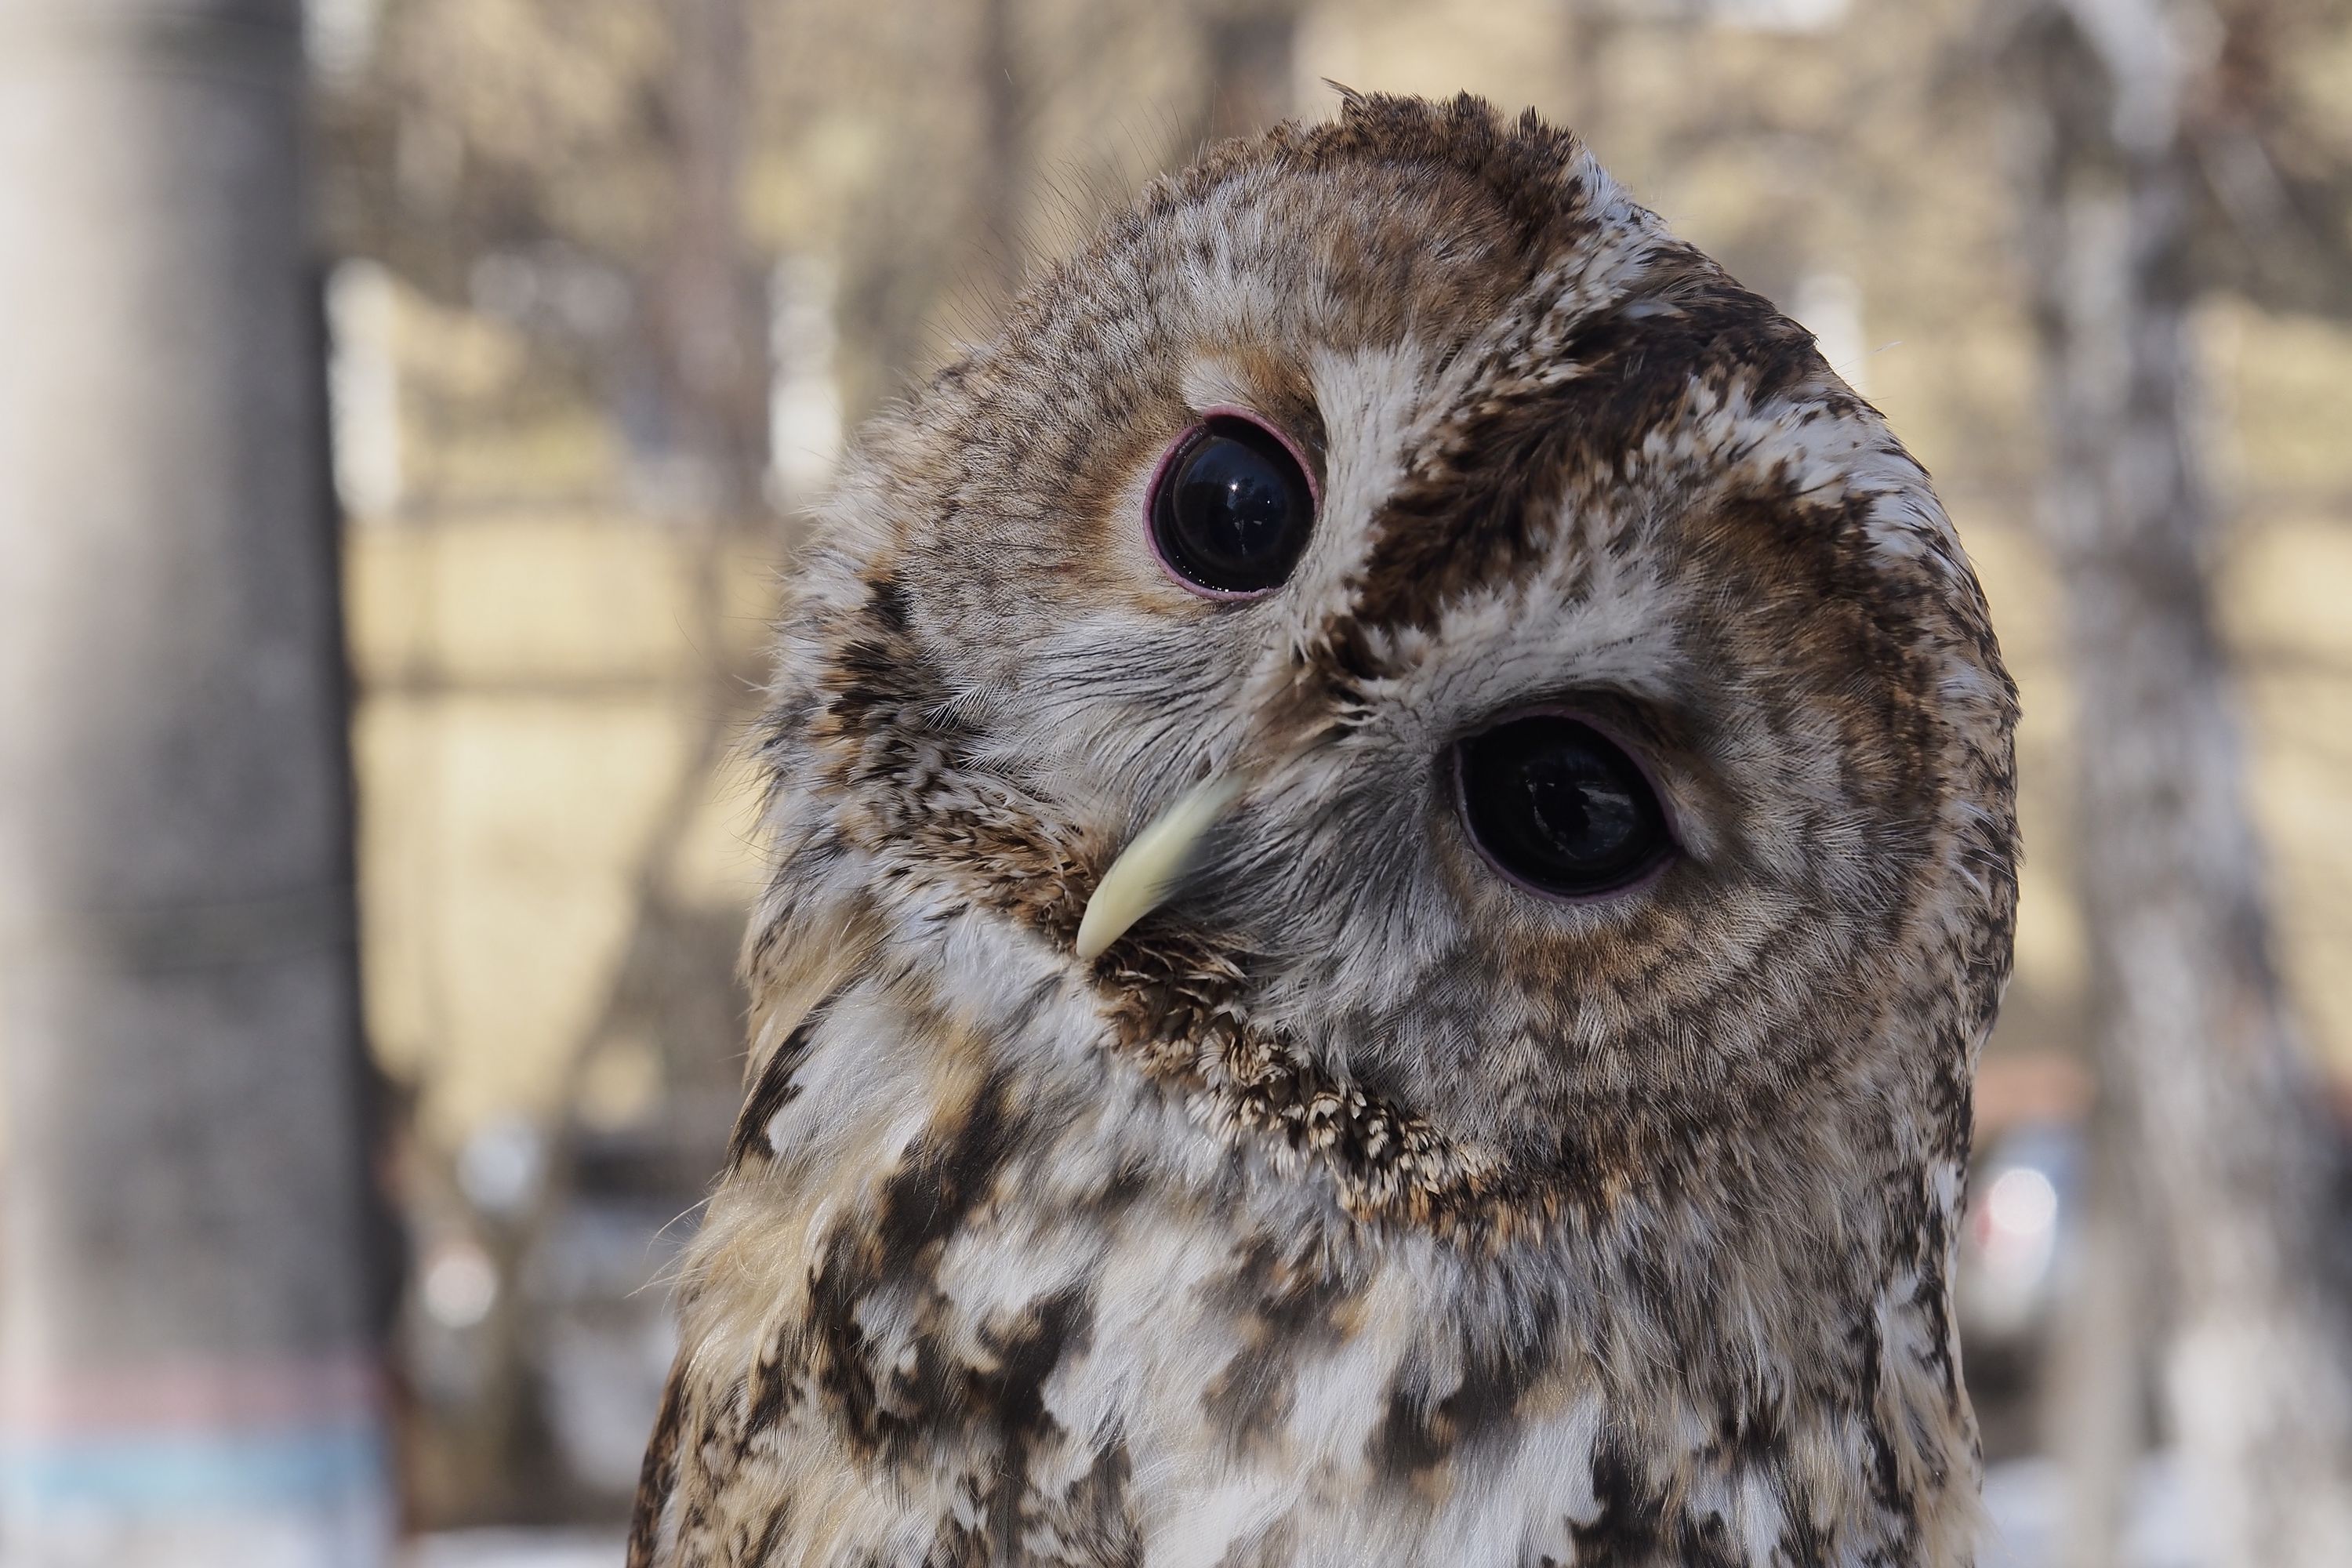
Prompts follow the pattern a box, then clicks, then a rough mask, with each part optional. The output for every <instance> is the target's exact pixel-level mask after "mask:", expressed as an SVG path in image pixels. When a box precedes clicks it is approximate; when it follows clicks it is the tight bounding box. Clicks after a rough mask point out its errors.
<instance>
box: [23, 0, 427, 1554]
mask: <svg viewBox="0 0 2352 1568" xmlns="http://www.w3.org/2000/svg"><path fill="white" fill-rule="evenodd" d="M301 96H302V56H301V43H300V31H299V7H298V0H6V4H5V5H0V345H5V348H0V715H4V716H5V717H0V1052H5V1058H4V1059H0V1105H5V1122H0V1126H5V1163H0V1194H5V1205H4V1206H0V1224H4V1225H5V1235H4V1236H0V1561H5V1562H6V1563H8V1564H10V1565H11V1568H49V1565H52V1564H57V1565H64V1564H81V1563H90V1564H97V1563H104V1564H107V1565H109V1568H118V1565H121V1568H137V1565H142V1564H151V1563H152V1564H164V1563H169V1564H173V1565H174V1568H181V1565H194V1564H209V1563H223V1564H226V1563H237V1564H247V1563H272V1564H278V1563H283V1564H288V1565H289V1568H291V1565H298V1564H299V1565H309V1564H320V1565H326V1564H336V1565H341V1564H366V1563H377V1562H380V1561H382V1560H383V1557H384V1555H385V1543H386V1540H387V1537H388V1533H389V1530H390V1524H391V1521H390V1506H389V1489H388V1487H387V1483H386V1455H385V1443H384V1427H383V1415H382V1399H381V1394H380V1392H379V1384H378V1376H377V1363H376V1357H375V1356H374V1354H373V1352H372V1349H371V1337H372V1336H371V1334H370V1332H369V1326H368V1321H367V1318H368V1311H367V1293H366V1285H365V1277H364V1267H363V1262H362V1237H361V1234H360V1216H361V1215H362V1192H363V1190H364V1175H363V1169H362V1151H361V1142H360V1135H359V1133H360V1129H359V1092H360V1091H359V1087H358V1084H357V1081H356V1078H357V1071H356V1068H357V1060H358V1058H357V1054H356V1050H355V1032H356V1008H355V973H354V958H353V951H352V935H353V932H352V888H351V880H350V864H351V858H350V821H349V799H348V795H349V792H348V785H347V778H346V759H345V752H344V748H345V739H344V734H343V728H342V708H343V679H344V677H343V664H342V656H341V647H340V635H339V627H338V622H337V615H336V582H335V553H334V547H333V538H332V532H331V511H330V509H329V507H328V504H327V500H326V497H327V487H326V485H325V483H324V479H323V474H322V471H321V463H322V460H323V459H322V453H323V443H322V440H321V437H320V421H321V417H322V410H321V408H320V396H319V388H320V377H319V374H318V368H317V364H316V357H317V354H318V352H319V346H320V345H319V343H318V341H317V339H318V328H317V317H316V308H315V302H314V297H313V293H312V290H311V286H310V275H309V268H308V265H307V256H306V247H307V236H306V232H305V221H304V210H303V203H302V200H301V179H300V175H301V169H300V165H299V151H298V150H299V140H300V138H299V123H300V119H301Z"/></svg>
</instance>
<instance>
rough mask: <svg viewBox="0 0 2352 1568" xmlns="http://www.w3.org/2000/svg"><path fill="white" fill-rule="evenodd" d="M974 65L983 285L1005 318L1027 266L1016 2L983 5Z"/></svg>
mask: <svg viewBox="0 0 2352 1568" xmlns="http://www.w3.org/2000/svg"><path fill="white" fill-rule="evenodd" d="M976 43H977V47H976V48H975V49H974V50H973V65H974V69H975V71H976V72H977V75H978V81H977V83H976V85H977V86H978V88H979V89H980V104H981V149H980V160H979V163H978V166H977V167H975V168H974V169H973V171H972V174H973V180H972V190H971V202H972V215H971V216H972V220H973V222H974V223H975V224H977V225H978V226H979V231H980V241H981V255H982V258H983V260H984V261H985V263H986V265H987V267H988V269H989V276H988V278H987V279H986V281H985V283H984V285H983V287H984V289H985V290H986V292H987V295H988V299H987V301H986V306H987V309H988V310H989V311H990V313H991V314H992V316H1001V315H1002V314H1003V311H1004V310H1005V308H1006V307H1007V306H1009V305H1010V304H1012V302H1013V296H1014V295H1015V294H1017V293H1019V292H1020V291H1021V279H1022V274H1023V272H1024V268H1025V266H1026V262H1027V256H1026V247H1025V246H1024V243H1023V241H1024V234H1023V228H1022V211H1021V203H1022V198H1023V195H1024V190H1023V186H1024V184H1026V181H1025V180H1024V178H1023V174H1024V159H1023V156H1022V145H1021V119H1022V111H1023V109H1024V103H1023V100H1022V91H1021V76H1020V69H1021V65H1020V60H1021V51H1020V40H1019V39H1018V38H1017V37H1015V36H1014V28H1013V0H981V5H980V28H979V37H978V39H977V40H976Z"/></svg>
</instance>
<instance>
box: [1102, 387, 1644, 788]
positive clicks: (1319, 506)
mask: <svg viewBox="0 0 2352 1568" xmlns="http://www.w3.org/2000/svg"><path fill="white" fill-rule="evenodd" d="M1212 419H1238V420H1240V421H1241V422H1242V423H1244V424H1245V425H1255V426H1257V427H1258V428H1259V429H1261V430H1263V431H1265V433H1266V434H1267V435H1269V436H1271V437H1274V438H1275V439H1276V441H1278V442H1280V443H1281V444H1282V449H1283V450H1284V451H1286V452H1287V453H1289V454H1290V460H1291V461H1292V462H1294V463H1297V465H1298V471H1299V472H1300V473H1302V474H1304V475H1306V476H1307V504H1308V505H1309V506H1311V507H1313V508H1314V509H1315V515H1316V516H1317V517H1320V516H1322V515H1323V487H1322V486H1321V485H1320V484H1318V483H1317V482H1316V479H1315V465H1314V464H1312V463H1310V462H1308V461H1307V454H1306V453H1304V452H1302V451H1300V450H1299V449H1298V443H1297V442H1296V441H1294V440H1292V439H1291V438H1290V436H1289V433H1288V432H1286V431H1285V430H1284V429H1283V428H1282V427H1281V426H1278V425H1276V424H1275V423H1274V422H1273V421H1272V420H1270V419H1268V418H1266V416H1265V415H1263V414H1260V413H1258V412H1257V411H1256V410H1255V409H1251V408H1244V407H1241V406H1239V405H1236V404H1231V403H1213V404H1211V405H1209V406H1208V407H1206V408H1202V409H1199V410H1196V411H1195V412H1194V414H1193V416H1192V423H1191V424H1190V425H1187V426H1185V427H1184V433H1183V434H1182V435H1181V436H1179V437H1176V439H1174V440H1173V441H1171V442H1169V443H1168V449H1167V450H1166V451H1164V452H1162V453H1160V460H1159V461H1158V462H1156V463H1154V464H1152V465H1151V479H1150V482H1149V483H1147V484H1146V485H1145V486H1144V487H1143V542H1144V546H1145V547H1146V548H1147V549H1149V550H1150V552H1151V559H1152V560H1153V561H1155V562H1157V563H1159V566H1160V575H1162V576H1164V577H1166V578H1167V579H1168V580H1169V581H1170V582H1171V583H1173V584H1176V585H1177V586H1178V587H1179V588H1181V589H1183V590H1184V592H1186V593H1188V594H1190V595H1192V596H1193V597H1194V598H1196V599H1215V600H1217V601H1219V602H1221V603H1223V604H1239V603H1242V602H1244V601H1245V600H1250V599H1263V598H1265V596H1266V595H1268V594H1272V593H1276V592H1278V591H1280V589H1281V587H1282V584H1279V583H1276V584H1275V585H1274V586H1273V587H1271V588H1256V589H1252V590H1250V591H1248V592H1235V591H1234V590H1233V589H1231V588H1204V587H1202V585H1201V584H1198V583H1195V582H1193V581H1192V579H1191V578H1189V577H1187V576H1185V575H1184V574H1182V573H1181V572H1179V571H1177V570H1176V568H1175V567H1174V566H1173V565H1171V563H1169V560H1168V557H1167V556H1165V555H1163V554H1162V553H1160V539H1159V536H1158V535H1157V534H1155V533H1154V532H1153V531H1152V528H1151V509H1152V506H1153V504H1154V503H1155V502H1156V501H1157V500H1159V499H1160V480H1161V479H1166V478H1167V477H1168V470H1169V469H1170V468H1172V467H1173V466H1174V465H1175V462H1176V459H1177V458H1181V457H1182V456H1183V455H1184V454H1185V453H1187V452H1189V451H1191V450H1192V447H1193V444H1194V443H1195V442H1197V441H1199V440H1200V438H1201V437H1202V433H1203V432H1204V431H1206V430H1207V429H1208V427H1209V421H1210V420H1212ZM1628 754H1629V755H1630V753H1628Z"/></svg>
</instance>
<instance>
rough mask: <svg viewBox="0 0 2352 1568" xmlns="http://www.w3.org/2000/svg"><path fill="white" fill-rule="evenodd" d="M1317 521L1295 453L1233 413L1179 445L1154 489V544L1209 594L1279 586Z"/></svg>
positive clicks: (1171, 566)
mask: <svg viewBox="0 0 2352 1568" xmlns="http://www.w3.org/2000/svg"><path fill="white" fill-rule="evenodd" d="M1314 527H1315V490H1314V487H1313V486H1312V485H1311V484H1309V483H1308V481H1307V472H1306V470H1305V469H1304V468H1301V467H1300V466H1299V462H1298V458H1297V456H1296V455H1295V454H1293V453H1292V451H1291V449H1290V447H1288V446H1287V445H1286V444H1285V443H1284V441H1283V439H1282V438H1281V437H1278V436H1276V434H1275V433H1274V432H1273V431H1271V430H1269V429H1267V428H1266V427H1265V426H1263V425H1260V424H1258V423H1257V422H1256V421H1255V420H1253V419H1244V418H1242V417H1240V416H1235V415H1216V416H1211V417H1210V418H1209V419H1208V420H1207V421H1206V422H1205V423H1203V424H1202V426H1200V427H1199V428H1198V429H1196V430H1194V431H1192V433H1191V434H1190V435H1188V436H1187V437H1185V438H1184V439H1183V440H1182V441H1181V442H1179V443H1178V444H1177V446H1176V447H1175V448H1174V450H1172V451H1171V452H1170V454H1169V455H1168V457H1167V458H1165V459H1163V460H1162V462H1161V463H1160V473H1159V475H1158V477H1157V479H1156V480H1155V481H1154V483H1153V486H1152V491H1151V547H1152V549H1153V550H1155V551H1156V552H1159V556H1160V562H1161V563H1163V564H1164V565H1166V567H1167V568H1168V570H1169V571H1170V572H1171V573H1173V574H1175V575H1176V576H1177V577H1178V578H1180V579H1181V580H1182V582H1183V583H1184V584H1185V585H1186V586H1187V587H1190V588H1192V590H1193V591H1194V592H1196V593H1200V594H1205V595H1209V596H1210V597H1212V598H1248V597H1251V596H1254V595H1258V594H1264V593H1266V592H1268V591H1270V590H1272V589H1275V588H1277V587H1280V586H1281V585H1282V583H1283V580H1284V579H1285V578H1286V577H1288V576H1289V575H1290V569H1291V568H1292V567H1294V566H1296V565H1297V564H1298V557H1299V553H1300V552H1302V551H1304V550H1305V549H1306V548H1307V535H1308V533H1310V532H1311V531H1313V530H1314Z"/></svg>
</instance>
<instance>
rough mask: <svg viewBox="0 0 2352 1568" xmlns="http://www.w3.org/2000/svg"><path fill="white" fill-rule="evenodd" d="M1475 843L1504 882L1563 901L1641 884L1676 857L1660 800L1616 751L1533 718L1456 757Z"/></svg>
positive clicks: (1603, 739) (1544, 716) (1469, 745)
mask: <svg viewBox="0 0 2352 1568" xmlns="http://www.w3.org/2000/svg"><path fill="white" fill-rule="evenodd" d="M1454 764H1455V770H1456V771H1455V776H1456V778H1457V779H1458V780H1459V782H1460V787H1461V792H1462V815H1463V818H1464V820H1465V822H1466V823H1467V824H1468V825H1469V828H1470V837H1471V838H1472V839H1473V840H1475V842H1476V844H1477V846H1478V847H1479V849H1480V851H1481V852H1483V853H1484V854H1485V855H1486V858H1487V859H1488V860H1490V861H1491V862H1493V863H1494V865H1495V867H1496V868H1497V869H1499V870H1500V871H1502V872H1503V874H1504V875H1506V876H1507V877H1510V878H1512V879H1515V880H1517V881H1519V882H1523V883H1525V884H1527V885H1528V887H1531V888H1533V889H1536V890H1537V891H1538V892H1544V893H1552V894H1557V895H1559V896H1560V897H1563V898H1579V897H1589V896H1591V895H1592V894H1595V893H1606V892H1610V891H1612V890H1613V889H1618V888H1622V887H1624V886H1626V885H1627V884H1628V883H1631V882H1634V881H1637V880H1639V879H1641V878H1642V877H1643V875H1644V874H1645V873H1647V872H1649V871H1651V870H1653V869H1654V868H1656V867H1657V866H1659V865H1660V864H1661V863H1662V862H1664V859H1665V858H1666V857H1667V856H1669V855H1671V854H1673V853H1674V847H1675V844H1674V838H1673V836H1672V835H1671V834H1670V833H1669V832H1668V831H1667V828H1666V814H1665V810H1664V807H1662V806H1660V805H1659V804H1658V796H1657V792H1656V791H1654V790H1653V789H1652V788H1651V787H1650V781H1649V780H1648V779H1646V778H1644V777H1643V776H1642V770H1641V769H1640V768H1639V767H1637V766H1635V765H1634V763H1633V758H1631V757H1629V756H1627V755H1626V754H1625V753H1624V752H1623V750H1622V749H1621V748H1620V747H1619V746H1618V745H1617V744H1616V743H1615V742H1612V741H1611V740H1610V739H1609V738H1608V737H1607V736H1605V735H1603V734H1601V732H1600V731H1598V730H1595V729H1593V728H1592V727H1591V725H1589V724H1582V723H1579V722H1578V721H1575V720H1573V719H1570V718H1568V717H1566V716H1565V715H1562V714H1557V713H1531V714H1528V715H1527V716H1526V717H1524V718H1519V719H1513V720H1509V721H1506V722H1504V723H1501V724H1497V725H1496V726H1495V727H1494V728H1493V729H1491V730H1487V731H1484V732H1482V733H1480V734H1476V735H1473V736H1471V737H1470V738H1469V739H1468V740H1465V741H1463V742H1459V743H1458V744H1457V745H1456V746H1455V747H1454Z"/></svg>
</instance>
